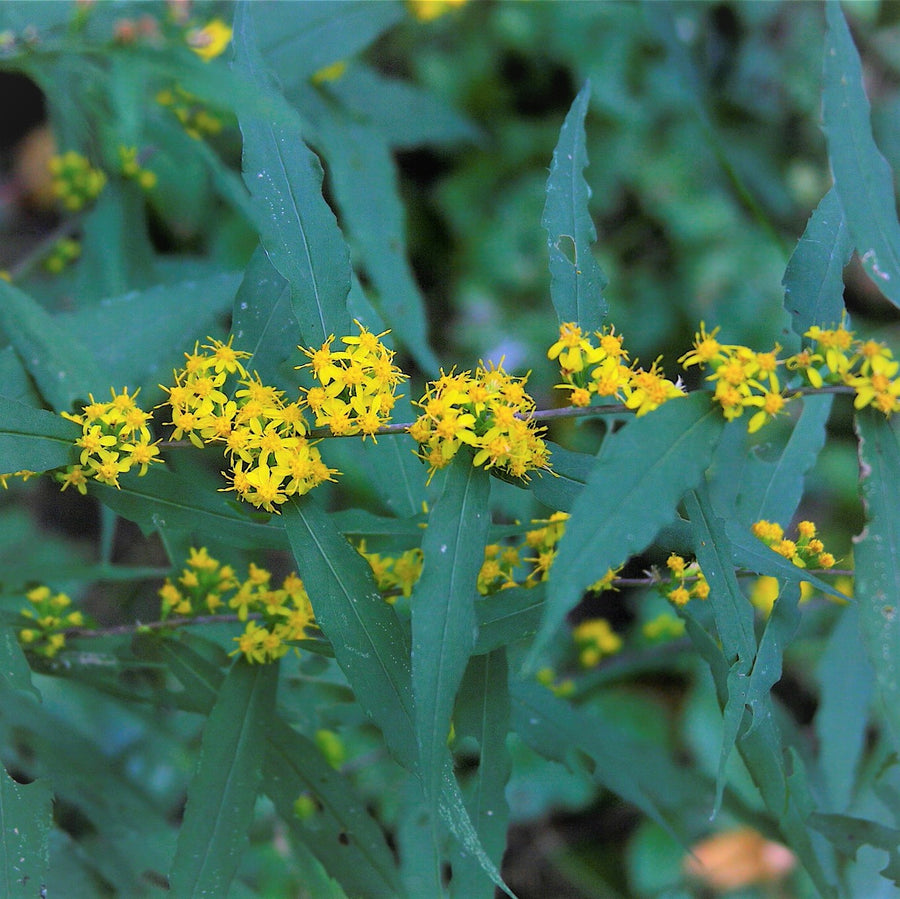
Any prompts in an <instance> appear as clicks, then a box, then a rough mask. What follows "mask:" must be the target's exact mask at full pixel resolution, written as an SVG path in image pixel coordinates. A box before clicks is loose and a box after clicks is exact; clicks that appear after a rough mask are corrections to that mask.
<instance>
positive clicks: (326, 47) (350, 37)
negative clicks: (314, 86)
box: [253, 0, 405, 86]
mask: <svg viewBox="0 0 900 899" xmlns="http://www.w3.org/2000/svg"><path fill="white" fill-rule="evenodd" d="M253 8H254V9H253V16H254V20H255V22H256V24H257V28H258V31H259V46H260V50H261V51H262V53H263V55H264V56H265V59H266V63H267V64H268V65H269V66H271V67H272V70H273V71H274V72H275V74H276V75H277V76H278V78H279V80H280V81H281V83H282V84H284V85H286V86H291V85H296V84H299V83H300V82H301V81H305V80H307V79H308V78H309V77H310V76H312V75H314V74H315V73H316V72H318V71H319V69H322V68H324V67H325V66H329V65H331V64H332V63H335V62H341V61H343V60H347V59H349V58H350V57H351V56H353V55H355V54H356V53H358V52H359V51H360V50H362V49H363V48H364V47H366V46H368V45H369V44H370V43H371V42H372V41H374V40H375V39H376V38H377V37H378V36H379V35H380V34H381V33H382V32H384V31H386V30H387V29H388V28H390V27H391V26H392V25H394V24H395V23H397V22H399V21H402V19H403V18H404V16H405V11H404V8H403V5H402V4H400V3H385V2H382V3H371V2H369V0H351V2H344V0H341V2H334V0H331V2H317V3H295V4H291V6H289V7H285V6H284V5H283V4H282V3H256V2H254V3H253Z"/></svg>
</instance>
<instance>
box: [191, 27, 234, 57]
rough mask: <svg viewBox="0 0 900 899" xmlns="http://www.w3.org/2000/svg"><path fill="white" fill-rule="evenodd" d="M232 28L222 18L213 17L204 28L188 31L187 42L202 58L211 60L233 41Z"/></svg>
mask: <svg viewBox="0 0 900 899" xmlns="http://www.w3.org/2000/svg"><path fill="white" fill-rule="evenodd" d="M231 35H232V31H231V28H230V27H229V26H228V25H226V24H225V23H224V22H223V21H222V20H221V19H212V20H211V21H210V22H208V23H207V24H206V25H204V26H203V27H202V28H192V29H191V30H190V31H189V32H188V33H187V36H186V37H187V44H188V46H189V47H190V48H191V49H192V50H193V51H194V53H196V54H197V56H199V57H200V58H201V59H203V60H204V61H206V62H209V61H210V60H211V59H215V58H216V57H217V56H221V55H222V54H223V53H224V52H225V48H226V47H227V46H228V45H229V44H230V43H231Z"/></svg>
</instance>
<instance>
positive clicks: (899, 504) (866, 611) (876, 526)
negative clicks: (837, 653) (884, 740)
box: [853, 409, 900, 748]
mask: <svg viewBox="0 0 900 899" xmlns="http://www.w3.org/2000/svg"><path fill="white" fill-rule="evenodd" d="M856 430H857V435H858V437H859V468H860V480H861V486H862V494H863V499H864V501H865V504H866V519H867V522H866V528H865V530H864V531H863V533H862V534H860V536H859V537H857V538H856V546H855V548H854V550H853V558H854V568H855V577H854V587H853V594H854V596H855V598H856V601H857V603H858V604H859V626H860V630H861V632H862V637H863V645H864V646H865V648H866V653H867V654H868V656H869V661H870V662H871V663H872V667H873V669H874V671H875V684H876V686H877V689H878V694H879V696H880V699H881V709H882V712H883V713H884V715H885V717H886V719H887V722H888V725H889V728H890V732H891V734H892V736H893V740H894V746H895V747H898V748H900V677H898V671H900V614H898V612H897V602H898V597H900V447H898V445H897V436H896V434H895V433H894V430H893V427H892V426H891V423H890V422H889V421H888V420H887V419H886V418H885V417H884V416H883V415H882V414H881V413H879V412H876V411H875V410H874V409H862V410H860V412H859V413H858V414H857V417H856Z"/></svg>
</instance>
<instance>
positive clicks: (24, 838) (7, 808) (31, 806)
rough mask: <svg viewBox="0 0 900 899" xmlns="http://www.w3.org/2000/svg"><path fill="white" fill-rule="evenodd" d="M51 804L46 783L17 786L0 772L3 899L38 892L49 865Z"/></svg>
mask: <svg viewBox="0 0 900 899" xmlns="http://www.w3.org/2000/svg"><path fill="white" fill-rule="evenodd" d="M52 804H53V790H52V789H51V787H50V781H49V780H45V779H43V778H42V779H41V780H35V781H32V783H30V784H20V783H16V782H15V781H14V780H13V779H12V778H11V777H10V776H9V775H8V774H7V773H6V771H5V770H2V771H0V826H2V828H3V830H2V833H3V840H2V841H0V844H2V848H0V893H2V894H3V895H4V896H6V897H7V899H26V897H27V899H31V897H33V896H38V895H40V893H41V892H42V887H43V886H44V884H45V883H46V880H47V869H48V867H49V865H50V849H49V844H48V841H47V837H48V835H49V833H50V825H51V821H52V818H53V813H52Z"/></svg>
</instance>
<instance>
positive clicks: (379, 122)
mask: <svg viewBox="0 0 900 899" xmlns="http://www.w3.org/2000/svg"><path fill="white" fill-rule="evenodd" d="M323 90H325V91H327V92H328V93H329V94H331V95H333V96H334V97H337V98H338V99H339V100H340V101H341V104H342V105H343V106H344V108H345V109H346V110H347V111H348V112H349V113H350V114H351V115H352V116H353V117H354V118H357V119H363V120H365V121H367V122H369V123H370V124H371V125H372V126H373V127H374V128H376V129H377V130H378V133H379V134H380V135H382V137H384V138H385V140H387V142H388V143H389V144H390V146H391V147H394V148H403V149H408V148H412V147H419V146H423V145H426V144H450V143H458V142H461V141H471V142H474V141H478V140H480V138H481V134H480V133H479V131H478V129H477V128H476V127H475V126H474V125H473V124H472V123H471V122H470V121H469V120H468V119H465V118H463V116H462V115H460V113H459V112H458V111H457V110H455V109H453V108H452V107H451V106H448V105H447V104H446V103H444V102H442V101H441V100H439V99H438V98H437V97H436V96H432V95H431V94H429V93H426V92H425V91H423V90H422V89H421V88H419V87H416V85H414V84H412V83H411V82H408V81H401V80H400V79H399V78H388V77H387V76H385V75H383V74H381V73H380V72H378V71H376V70H375V69H372V68H370V67H369V66H366V65H363V64H362V63H359V62H356V63H354V64H353V65H351V66H350V67H349V68H348V69H347V71H346V72H345V73H344V74H343V75H342V76H341V77H340V78H338V79H337V80H336V81H332V82H329V83H327V84H325V85H324V86H323Z"/></svg>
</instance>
